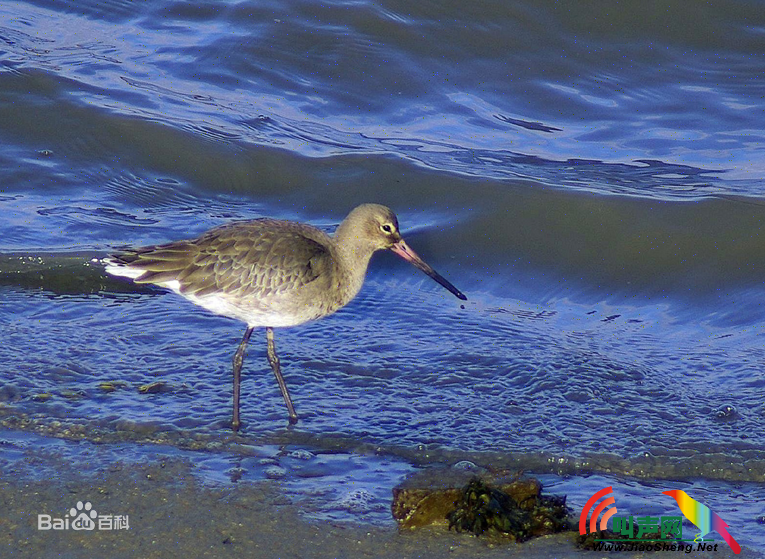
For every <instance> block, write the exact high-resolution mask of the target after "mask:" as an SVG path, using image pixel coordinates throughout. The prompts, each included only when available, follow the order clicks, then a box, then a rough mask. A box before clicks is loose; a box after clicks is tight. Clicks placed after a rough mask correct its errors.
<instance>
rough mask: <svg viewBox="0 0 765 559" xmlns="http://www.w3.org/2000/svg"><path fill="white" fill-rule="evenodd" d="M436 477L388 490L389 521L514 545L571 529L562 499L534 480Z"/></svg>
mask: <svg viewBox="0 0 765 559" xmlns="http://www.w3.org/2000/svg"><path fill="white" fill-rule="evenodd" d="M438 477H439V479H436V480H435V481H433V480H426V481H424V482H423V481H421V480H420V481H418V480H416V479H415V480H410V481H409V482H407V483H406V485H404V486H403V487H397V488H395V489H394V490H393V504H392V512H393V517H394V518H395V519H396V520H397V521H398V523H399V526H400V527H401V528H408V529H413V528H420V527H423V526H429V525H443V526H444V527H445V528H448V529H449V530H451V529H454V530H456V531H457V532H466V533H471V534H475V535H476V536H481V535H485V536H487V537H490V538H496V539H500V540H506V541H507V540H510V541H516V542H522V541H526V540H528V539H529V538H533V537H538V536H545V535H548V534H555V533H558V532H565V531H570V530H572V526H573V525H572V523H571V520H570V519H569V513H570V511H569V509H568V507H566V498H565V497H555V496H543V495H542V484H541V483H540V482H539V481H538V480H536V479H534V478H518V477H514V478H513V479H511V480H507V479H505V480H501V479H497V478H496V477H494V478H492V479H491V481H489V480H487V478H486V477H485V476H484V477H477V476H474V477H471V478H470V479H469V480H466V479H465V478H464V477H463V478H462V479H461V480H460V484H459V486H458V487H455V486H454V485H451V484H450V482H449V481H448V480H446V479H444V478H445V477H446V478H448V477H449V475H448V473H447V475H444V476H443V477H441V476H438ZM454 481H457V480H455V479H452V480H451V482H452V483H454ZM466 482H467V483H466ZM434 485H438V487H434Z"/></svg>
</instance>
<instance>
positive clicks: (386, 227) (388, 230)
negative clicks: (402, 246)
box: [380, 223, 393, 233]
mask: <svg viewBox="0 0 765 559" xmlns="http://www.w3.org/2000/svg"><path fill="white" fill-rule="evenodd" d="M380 229H382V230H383V231H384V232H385V233H393V227H391V226H390V225H389V224H387V223H386V224H385V225H381V226H380Z"/></svg>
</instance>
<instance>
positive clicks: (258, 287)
mask: <svg viewBox="0 0 765 559" xmlns="http://www.w3.org/2000/svg"><path fill="white" fill-rule="evenodd" d="M382 249H390V250H392V251H393V252H395V253H396V254H398V255H399V256H401V257H402V258H404V259H405V260H407V261H409V262H411V263H412V264H413V265H415V266H416V267H417V268H419V269H420V270H422V271H423V272H425V273H426V274H428V275H429V276H430V277H432V278H433V279H434V280H436V281H437V282H438V283H440V284H441V285H443V286H444V287H446V288H447V289H448V290H449V291H451V292H452V293H453V294H454V295H455V296H457V297H459V298H460V299H465V298H466V297H465V296H464V295H463V294H462V293H461V292H460V291H459V290H457V289H456V288H455V287H454V286H453V285H452V284H451V283H449V282H448V281H447V280H445V279H444V278H443V277H441V276H440V275H439V274H437V273H436V272H435V271H434V270H433V269H432V268H431V267H430V266H428V265H427V264H425V262H423V261H422V259H421V258H420V257H419V256H417V254H416V253H414V251H412V250H411V249H410V248H409V246H408V245H407V244H406V243H405V242H404V240H403V239H402V238H401V235H400V234H399V232H398V221H397V219H396V216H395V215H394V214H393V212H392V211H391V210H390V209H388V208H386V207H385V206H380V205H378V204H363V205H361V206H359V207H357V208H356V209H354V210H353V211H352V212H351V213H350V214H348V216H347V217H346V218H345V220H343V222H342V223H341V224H340V226H339V227H338V228H337V231H336V232H335V234H334V235H333V236H331V237H330V236H329V235H327V234H326V233H324V232H323V231H321V230H320V229H317V228H316V227H313V226H311V225H307V224H303V223H295V222H291V221H283V220H276V219H256V220H251V221H241V222H234V223H229V224H226V225H222V226H220V227H216V228H214V229H211V230H210V231H208V232H206V233H204V234H202V235H201V236H199V237H197V238H196V239H193V240H188V241H176V242H172V243H167V244H162V245H155V246H149V247H143V248H135V249H128V250H125V251H123V252H121V253H119V254H115V255H112V256H110V257H109V258H106V259H105V260H104V262H105V264H106V270H107V272H109V273H110V274H113V275H118V276H125V277H129V278H131V279H133V281H135V282H136V283H143V284H146V283H150V284H155V285H158V286H160V287H166V288H168V289H172V290H173V291H175V292H176V293H178V294H180V295H182V296H184V297H186V298H187V299H189V300H190V301H192V302H194V303H196V304H198V305H200V306H202V307H204V308H206V309H208V310H210V311H212V312H215V313H218V314H222V315H224V316H229V317H231V318H236V319H239V320H242V321H244V322H246V323H247V325H248V328H247V331H246V332H245V336H244V338H243V339H242V343H241V344H240V345H239V349H238V350H237V353H236V355H235V356H234V421H233V426H234V428H235V429H236V428H238V426H239V374H240V370H241V366H242V361H243V359H244V350H245V348H246V346H247V342H248V340H249V338H250V335H251V334H252V330H253V328H255V327H266V329H267V330H266V332H267V338H268V350H269V351H268V356H269V362H270V363H271V367H272V369H273V371H274V374H275V375H276V379H277V381H278V382H279V386H280V388H281V391H282V395H283V397H284V400H285V403H286V405H287V409H288V411H289V413H290V421H291V422H294V421H297V415H296V414H295V411H294V407H293V405H292V401H291V398H290V396H289V393H288V391H287V387H286V384H285V383H284V379H283V377H282V376H281V370H280V367H279V359H278V357H277V356H276V348H275V345H274V341H273V330H272V328H274V327H281V326H295V325H297V324H302V323H304V322H307V321H309V320H313V319H316V318H320V317H322V316H326V315H328V314H331V313H333V312H335V311H336V310H337V309H339V308H341V307H343V306H344V305H346V304H348V303H349V302H350V301H351V300H352V299H353V298H354V297H355V296H356V294H357V293H358V292H359V290H360V289H361V286H362V284H363V283H364V276H365V275H366V270H367V266H368V264H369V260H370V258H371V257H372V254H374V252H375V251H377V250H382Z"/></svg>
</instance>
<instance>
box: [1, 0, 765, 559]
mask: <svg viewBox="0 0 765 559" xmlns="http://www.w3.org/2000/svg"><path fill="white" fill-rule="evenodd" d="M689 14H692V17H691V15H689ZM764 30H765V11H763V10H762V6H761V5H760V4H759V3H757V2H738V1H732V0H729V1H725V2H717V3H714V5H700V4H698V3H696V2H687V1H686V2H679V3H677V2H673V3H664V2H655V3H652V4H650V5H645V4H640V3H638V4H634V5H629V6H625V5H623V3H620V4H616V3H608V4H603V5H600V4H586V5H584V4H582V3H577V4H569V5H567V4H560V3H557V2H552V1H545V2H515V3H506V2H486V3H481V4H480V5H478V4H464V3H448V2H447V3H443V2H442V3H438V4H431V3H419V4H413V3H411V2H407V3H404V2H383V3H369V2H357V1H354V2H335V3H332V4H331V5H323V4H319V3H315V2H310V1H305V2H297V1H289V2H280V3H267V2H252V1H242V2H195V3H193V4H188V3H181V2H172V1H168V0H161V1H157V2H149V3H135V2H126V1H111V2H107V3H104V2H88V1H85V2H82V1H78V2H60V1H56V2H53V1H36V2H4V3H3V4H2V5H0V177H2V180H1V181H0V211H2V216H3V219H0V301H2V303H1V304H0V363H2V365H0V403H2V406H1V407H0V419H2V420H3V421H4V423H3V425H4V426H5V428H7V429H10V430H12V431H13V432H16V431H17V430H18V429H21V431H22V432H24V431H25V430H27V431H32V430H39V429H42V430H43V432H45V433H46V434H47V436H50V437H64V438H69V437H71V436H72V433H73V432H77V433H86V434H85V435H84V436H85V438H86V439H88V438H89V439H92V440H96V439H97V440H102V439H103V440H107V441H111V442H112V443H113V444H117V443H118V442H119V443H120V444H131V442H132V444H140V443H139V441H144V439H146V440H151V441H154V442H156V443H157V444H170V445H171V446H172V445H173V443H172V441H180V440H186V439H187V438H188V437H191V438H194V437H197V438H198V439H199V440H202V441H206V442H204V445H209V444H212V443H211V441H215V440H216V439H219V438H226V437H228V436H229V434H230V431H229V430H228V428H227V422H228V421H229V419H230V384H229V383H230V360H231V357H232V355H233V352H234V349H235V346H236V344H237V343H238V341H239V339H240V338H241V335H242V333H243V330H244V326H243V325H242V324H239V323H236V322H234V321H231V320H228V319H225V318H221V317H216V316H213V315H210V314H207V313H206V312H205V311H202V310H201V309H198V308H196V307H194V306H193V305H191V304H190V303H187V302H186V301H183V300H181V299H179V298H178V297H176V296H174V295H172V294H169V293H165V292H163V291H161V290H152V289H136V288H133V287H131V286H130V285H128V284H125V283H123V282H119V281H114V280H111V279H109V278H106V277H104V276H103V274H102V271H101V269H100V268H99V267H98V266H97V265H96V264H94V263H91V262H90V261H91V259H92V258H94V257H98V256H101V255H103V254H105V253H107V252H109V251H110V250H113V249H114V248H116V247H119V246H123V245H142V244H149V243H159V242H164V241H168V240H174V239H181V238H188V237H191V236H194V235H196V234H198V233H201V232H203V231H204V230H206V229H208V228H209V227H212V226H214V225H217V224H220V223H223V222H226V221H229V220H232V219H242V218H254V217H260V216H272V217H280V218H286V219H299V220H306V221H310V222H312V223H314V224H316V225H318V226H320V227H322V228H325V229H326V230H328V231H330V230H332V229H333V228H334V226H336V225H337V223H339V222H340V221H341V220H342V218H343V216H344V215H345V214H346V213H347V212H348V211H349V210H350V209H351V208H352V207H354V206H355V205H356V204H358V203H362V202H370V201H374V202H380V203H384V204H387V205H389V206H390V207H391V208H393V209H394V211H396V212H397V214H398V216H399V222H400V224H401V228H402V231H403V232H404V234H405V236H406V238H407V239H408V242H409V243H410V244H411V245H412V246H413V247H414V249H415V250H417V251H418V253H420V254H421V255H422V256H423V257H424V258H425V259H426V260H427V261H428V262H429V263H431V264H432V265H433V267H434V268H436V269H437V270H438V271H439V272H440V273H442V274H443V275H444V276H445V277H447V278H448V279H449V280H450V281H452V282H453V283H454V284H455V285H456V286H457V287H458V288H459V289H461V290H462V291H464V292H465V293H466V294H467V296H468V301H467V302H466V304H465V305H464V308H461V307H460V301H458V300H456V299H454V298H453V297H452V296H451V295H450V294H449V293H448V292H446V291H445V290H442V289H441V288H440V287H439V286H437V285H436V284H434V283H432V282H430V280H428V279H427V278H425V277H424V276H422V275H421V274H419V273H418V272H417V271H415V270H413V269H410V268H409V267H407V266H406V265H405V264H404V263H402V262H399V261H398V260H397V259H396V258H395V257H394V256H391V255H387V254H384V255H378V256H376V257H375V259H374V260H373V262H372V265H371V268H370V273H369V276H368V281H367V284H366V285H365V287H364V289H363V291H362V293H361V294H360V296H359V297H358V298H357V299H356V300H355V301H354V302H353V303H351V304H350V305H349V306H348V307H346V308H345V309H343V310H342V311H340V312H339V313H338V314H337V315H335V316H333V317H330V318H327V319H325V320H322V321H319V322H316V323H312V324H308V325H305V326H302V327H299V328H295V329H289V330H284V331H278V332H277V344H278V348H279V353H280V356H281V358H282V362H283V366H284V372H285V376H286V378H287V382H288V384H289V386H290V387H291V391H292V394H293V398H294V400H295V404H296V407H297V410H298V413H299V414H300V415H301V419H302V420H301V422H300V423H299V424H298V426H297V427H296V428H293V429H287V428H286V422H285V417H286V414H285V410H284V406H283V402H282V401H281V398H280V396H279V393H278V389H277V387H276V386H275V383H274V382H273V378H272V376H271V374H270V372H269V370H268V364H267V362H266V360H265V347H264V346H265V342H264V339H263V338H264V337H263V336H262V334H260V333H256V334H255V336H253V341H252V347H251V349H250V352H249V355H248V358H247V361H246V365H245V376H244V383H243V403H242V413H243V420H244V422H245V428H244V430H243V432H242V439H241V440H242V441H243V442H244V443H246V444H250V445H266V446H268V445H274V444H293V445H298V446H300V445H303V446H305V447H306V448H310V451H311V452H315V453H321V452H322V451H326V450H327V449H330V448H331V449H333V451H336V450H338V449H342V451H343V452H347V453H349V455H350V456H351V457H355V456H357V454H355V453H356V452H357V450H358V448H360V447H363V448H366V446H365V445H372V446H373V447H375V448H379V449H380V450H379V452H381V453H383V454H384V455H385V456H389V457H396V458H395V460H394V462H395V461H396V460H401V461H403V462H402V463H403V464H410V465H412V466H415V465H416V466H417V467H420V466H423V465H427V464H429V463H432V462H434V461H435V462H446V463H448V462H453V461H458V460H460V459H472V460H475V461H477V462H481V461H484V462H490V463H496V464H504V465H508V464H512V465H514V466H517V467H519V468H527V469H529V470H532V471H537V472H539V473H546V474H547V475H564V476H569V475H576V476H587V475H609V476H615V477H614V479H613V481H614V483H615V484H616V486H618V485H619V484H624V486H625V487H627V486H629V485H630V484H635V483H649V484H655V483H678V482H679V481H682V480H688V479H692V480H693V483H695V484H698V485H697V486H698V487H700V488H702V489H700V490H706V491H709V489H710V488H719V487H722V486H725V487H727V489H726V490H725V491H723V490H721V492H722V493H724V494H725V495H726V497H724V498H723V497H722V496H718V498H719V499H721V500H720V503H721V506H728V507H729V508H730V510H731V512H730V514H731V517H732V518H733V520H729V519H728V518H727V517H726V520H727V521H728V523H729V524H730V525H731V526H732V527H734V526H736V525H738V526H742V528H741V530H742V532H745V537H742V540H744V542H745V543H747V542H748V543H749V545H755V546H756V545H759V546H760V547H762V546H763V545H765V537H763V536H762V531H761V526H759V525H757V523H756V517H755V515H754V514H753V513H752V512H751V510H752V509H751V507H750V505H749V502H748V501H747V500H746V499H747V497H746V494H745V493H742V492H737V491H734V490H733V489H732V487H733V486H730V485H725V484H729V483H733V484H736V483H746V484H754V485H750V486H748V487H758V488H760V489H759V491H760V492H761V484H762V483H763V482H765V403H763V398H762V394H763V388H764V387H765V374H764V373H763V372H762V370H763V365H764V364H765V346H764V345H763V338H762V336H763V326H765V308H763V301H765V299H764V298H763V292H764V288H765V286H763V279H762V278H763V277H765V243H763V242H762V234H763V220H765V200H764V199H763V197H764V196H765V189H764V188H763V185H765V181H764V180H763V174H764V170H765V147H764V146H765V142H763V130H764V129H765V126H764V125H765V100H764V99H765V95H764V94H765V86H763V83H762V82H763V77H762V76H763V74H762V67H763V62H764V61H763V53H765V32H764ZM155 381H161V382H163V383H164V387H163V389H162V390H161V391H160V392H159V393H155V394H142V393H140V392H139V391H138V387H140V386H142V385H145V384H148V383H150V382H155ZM103 383H112V384H115V383H117V384H116V385H115V386H116V388H115V390H113V391H108V390H106V389H105V388H104V385H103ZM20 418H21V419H20ZM22 420H23V421H22ZM25 421H26V422H25ZM72 429H74V431H72ZM87 433H91V435H87ZM136 433H138V435H136ZM78 436H79V435H78ZM200 444H201V443H200ZM176 446H180V447H182V448H185V446H184V445H183V444H181V443H177V444H176ZM269 448H270V447H269ZM208 451H209V450H208ZM221 460H223V461H226V460H227V458H221ZM392 460H393V459H392ZM396 463H398V462H396ZM338 467H340V466H338ZM256 469H257V468H256ZM288 469H289V468H288ZM331 469H332V468H331V467H328V468H327V469H326V470H324V471H325V472H326V471H329V470H331ZM259 471H260V470H258V472H259ZM350 471H351V469H350V468H349V469H348V470H347V472H350ZM405 471H408V466H401V467H400V468H399V467H398V466H397V467H391V468H390V469H389V474H390V477H391V478H392V479H393V478H396V476H402V475H404V473H403V472H405ZM258 475H259V474H258ZM326 475H329V474H326ZM370 476H371V477H372V478H373V477H374V474H370ZM575 479H579V480H582V479H585V478H583V477H577V478H575ZM286 483H287V482H286V481H285V484H286ZM593 487H594V485H592V484H587V483H585V484H584V486H583V488H582V489H580V490H579V493H577V490H576V484H573V487H571V488H570V489H569V490H570V491H572V492H573V493H572V497H571V498H572V499H573V502H579V501H581V502H582V503H583V502H584V501H586V498H587V497H588V496H589V495H590V494H592V489H593ZM704 488H706V489H704ZM588 491H589V493H588ZM756 492H757V491H755V493H756ZM726 499H728V500H727V501H726ZM362 501H363V499H362ZM372 501H374V499H372ZM375 502H376V501H375ZM376 503H377V504H375V505H374V506H373V508H374V510H379V502H376ZM725 503H727V505H725ZM370 506H372V505H370ZM375 507H376V508H375ZM737 507H738V509H737ZM736 510H739V511H740V512H739V513H736ZM736 514H738V516H736ZM319 516H321V515H319ZM330 516H331V515H330ZM736 523H738V524H736ZM734 534H735V532H734Z"/></svg>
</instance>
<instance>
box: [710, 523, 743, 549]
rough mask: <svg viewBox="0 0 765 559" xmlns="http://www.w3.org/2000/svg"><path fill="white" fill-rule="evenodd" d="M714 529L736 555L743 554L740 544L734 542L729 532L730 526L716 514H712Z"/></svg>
mask: <svg viewBox="0 0 765 559" xmlns="http://www.w3.org/2000/svg"><path fill="white" fill-rule="evenodd" d="M718 521H719V522H718ZM712 529H713V530H714V531H715V532H717V533H718V534H720V535H721V536H722V539H724V540H725V543H727V544H728V545H729V546H730V548H731V549H732V550H733V553H735V554H736V555H738V554H739V553H741V546H740V545H738V542H737V541H736V540H734V539H733V536H731V535H730V532H728V525H727V524H726V523H725V521H723V519H722V518H720V517H719V516H718V515H717V514H715V513H712Z"/></svg>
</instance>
